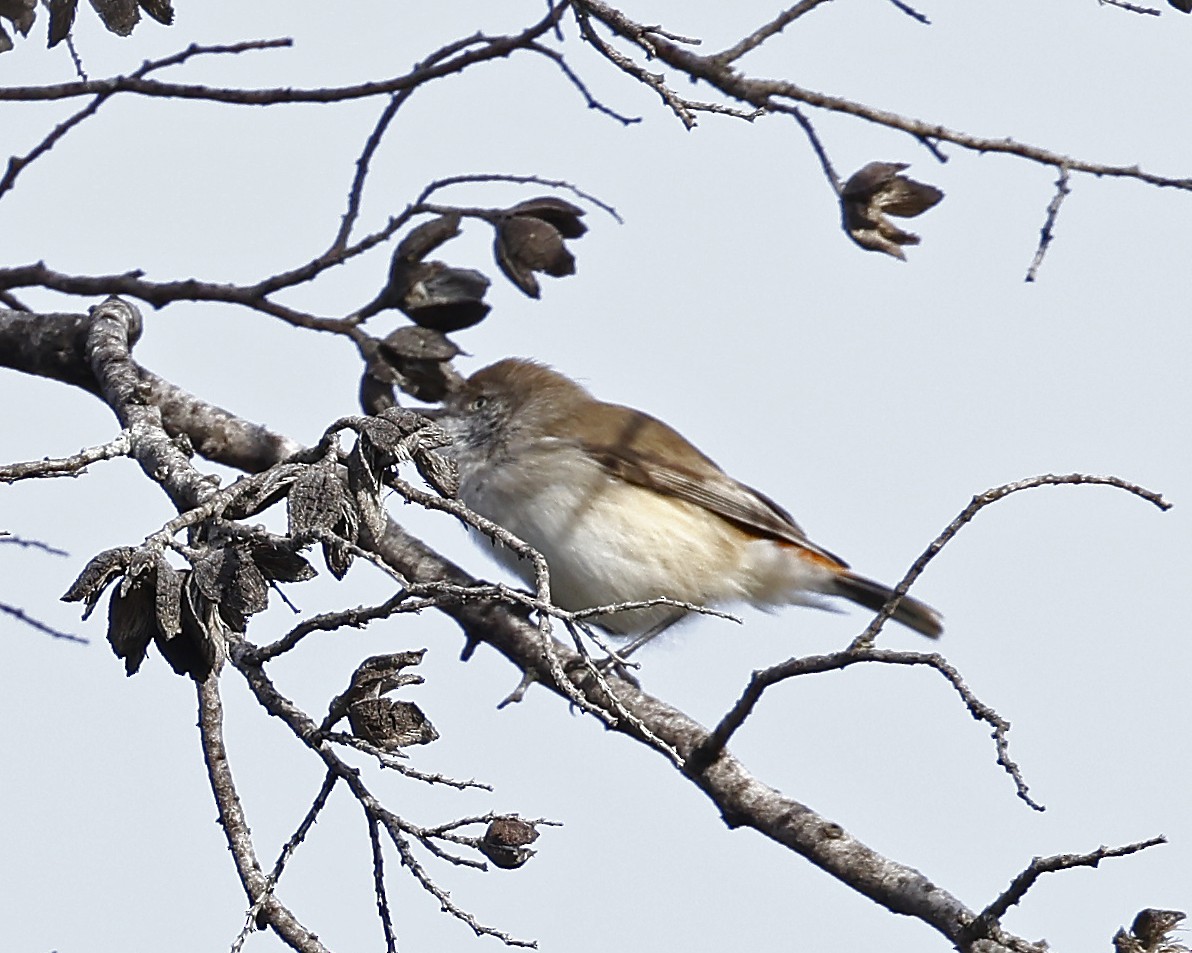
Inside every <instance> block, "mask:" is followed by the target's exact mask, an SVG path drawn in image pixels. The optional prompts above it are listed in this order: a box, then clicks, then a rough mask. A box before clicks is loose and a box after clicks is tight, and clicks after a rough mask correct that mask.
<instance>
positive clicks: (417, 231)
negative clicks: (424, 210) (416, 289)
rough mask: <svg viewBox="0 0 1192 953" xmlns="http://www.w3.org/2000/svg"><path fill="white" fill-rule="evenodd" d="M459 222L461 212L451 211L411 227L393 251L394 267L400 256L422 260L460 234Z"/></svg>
mask: <svg viewBox="0 0 1192 953" xmlns="http://www.w3.org/2000/svg"><path fill="white" fill-rule="evenodd" d="M459 222H460V217H459V214H458V213H456V212H451V213H450V214H448V215H440V216H439V217H438V218H432V219H431V220H430V221H427V222H423V223H422V224H421V225H419V226H418V227H417V228H414V229H411V230H410V233H409V234H408V235H406V237H405V238H403V239H402V240H401V243H400V244H399V245H398V246H397V250H396V251H395V252H394V253H393V267H396V263H397V260H398V259H399V258H404V259H406V260H407V261H421V260H422V259H423V258H425V257H426V256H427V255H429V254H430V253H431V252H432V251H434V250H435V249H436V248H438V247H439V246H440V245H442V244H443V243H444V242H447V241H450V240H451V239H453V238H455V236H456V235H458V234H459Z"/></svg>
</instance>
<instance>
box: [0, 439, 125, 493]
mask: <svg viewBox="0 0 1192 953" xmlns="http://www.w3.org/2000/svg"><path fill="white" fill-rule="evenodd" d="M131 448H132V439H131V437H130V435H129V432H128V431H127V430H125V431H122V432H121V434H120V436H118V437H116V438H115V439H114V440H110V441H108V442H107V443H105V444H100V445H99V446H97V447H87V448H86V449H83V450H80V451H79V452H78V453H76V454H74V455H73V456H70V457H58V458H56V459H51V458H49V457H46V458H45V459H42V460H32V461H30V462H28V463H10V464H8V465H6V466H0V483H15V482H16V481H17V480H29V479H35V478H48V477H64V476H69V477H77V476H82V475H83V474H84V473H85V472H86V467H87V466H88V465H89V464H92V463H98V462H99V461H100V460H112V459H114V458H116V457H126V456H128V454H129V451H130V450H131Z"/></svg>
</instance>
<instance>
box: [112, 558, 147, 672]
mask: <svg viewBox="0 0 1192 953" xmlns="http://www.w3.org/2000/svg"><path fill="white" fill-rule="evenodd" d="M156 635H157V605H156V597H155V592H154V587H153V586H152V585H151V584H150V583H149V582H148V580H144V581H141V582H138V583H134V584H133V585H131V586H129V587H127V589H125V587H121V588H120V589H115V590H113V591H112V596H111V599H109V601H108V643H109V644H110V645H111V646H112V651H113V652H115V653H116V657H117V658H120V659H123V660H124V671H125V673H126V674H128V675H133V674H135V673H136V671H137V669H139V668H140V667H141V663H142V662H143V661H145V651H146V649H148V647H149V642H150V641H151V640H152V639H153V638H154V637H155V636H156Z"/></svg>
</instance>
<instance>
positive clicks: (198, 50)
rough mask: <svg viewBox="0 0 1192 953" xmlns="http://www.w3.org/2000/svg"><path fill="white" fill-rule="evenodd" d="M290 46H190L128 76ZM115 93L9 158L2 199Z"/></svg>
mask: <svg viewBox="0 0 1192 953" xmlns="http://www.w3.org/2000/svg"><path fill="white" fill-rule="evenodd" d="M68 40H69V37H68ZM290 45H292V41H291V40H250V41H247V42H244V43H235V44H232V45H230V46H199V45H197V44H192V45H191V46H189V47H187V48H186V49H185V50H182V51H181V52H179V53H174V54H171V55H170V56H167V57H164V58H163V59H160V60H153V61H151V62H148V63H145V64H144V65H143V66H141V68H140V69H138V70H137V71H136V72H134V73H132V74H131V76H132V78H133V79H141V78H143V77H145V76H147V75H149V74H150V73H152V72H154V71H156V70H159V69H164V68H165V67H168V66H177V65H178V64H179V63H184V62H185V61H186V60H188V59H191V58H192V57H195V56H202V55H208V54H221V53H244V52H247V51H249V50H262V49H272V48H276V47H281V46H290ZM70 52H71V56H72V57H74V59H75V67H76V69H77V70H78V71H79V73H80V75H82V76H83V77H84V81H85V80H86V74H85V73H83V71H82V64H81V62H80V61H79V59H78V57H77V54H76V53H75V50H74V46H73V45H71V46H70ZM115 92H116V90H108V91H104V92H100V93H99V94H98V95H97V96H96V97H95V98H94V99H93V100H92V101H91V102H90V103H88V104H87V105H86V106H84V107H83V108H82V109H80V110H79V111H78V112H76V113H75V114H74V115H72V116H70V117H68V118H67V119H65V120H63V121H62V122H60V123H59V124H58V125H57V126H55V127H54V128H53V129H51V130H50V132H49V133H48V134H47V135H46V136H45V138H43V139H42V140H41V142H39V143H38V144H37V145H36V146H34V147H33V148H32V149H31V150H30V151H29V152H27V153H26V154H25V155H23V156H12V157H10V158H9V160H8V168H7V169H6V170H5V173H4V175H3V177H0V197H3V195H4V193H5V192H7V191H9V190H10V189H11V188H12V187H13V184H14V183H15V182H16V179H17V176H18V175H20V174H21V172H22V171H23V170H24V169H25V168H27V167H28V166H29V164H30V163H31V162H33V161H35V160H36V159H38V158H40V157H41V156H43V155H45V154H46V153H47V152H49V151H50V150H51V149H52V148H53V147H54V146H55V145H56V144H57V143H58V141H59V140H60V139H61V138H62V137H63V136H65V135H66V134H67V133H68V132H70V130H71V129H73V128H75V127H76V126H77V125H79V123H81V122H83V120H85V119H89V118H90V117H91V116H93V115H95V113H96V111H97V110H98V109H99V107H100V106H102V105H103V104H104V103H105V102H107V100H109V99H110V98H111V97H112V96H113V95H114V94H115Z"/></svg>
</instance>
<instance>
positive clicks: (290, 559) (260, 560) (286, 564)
mask: <svg viewBox="0 0 1192 953" xmlns="http://www.w3.org/2000/svg"><path fill="white" fill-rule="evenodd" d="M252 558H253V561H254V562H256V564H257V568H258V569H260V570H261V574H262V575H263V576H264V577H265V578H266V579H267V580H268V579H272V580H273V581H275V582H305V581H306V580H308V579H314V577H315V576H317V575H318V573H317V572H316V571H315V567H314V566H312V565H311V564H310V563H309V562H307V561H306V560H305V559H304V558H303V557H302V556H299V555H298V554H297V553H296V552H294V551H293V550H291V549H287V548H286V547H285V546H284V545H282V544H281V543H275V542H272V541H265V540H254V541H253V543H252Z"/></svg>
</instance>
